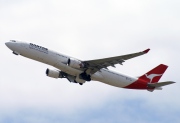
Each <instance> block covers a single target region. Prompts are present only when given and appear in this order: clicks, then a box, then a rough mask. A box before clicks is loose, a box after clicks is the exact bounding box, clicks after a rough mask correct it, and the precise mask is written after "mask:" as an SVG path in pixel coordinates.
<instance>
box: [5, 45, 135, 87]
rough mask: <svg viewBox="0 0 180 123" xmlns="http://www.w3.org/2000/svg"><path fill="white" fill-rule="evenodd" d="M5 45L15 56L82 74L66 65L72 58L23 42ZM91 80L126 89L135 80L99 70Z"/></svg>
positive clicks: (67, 71)
mask: <svg viewBox="0 0 180 123" xmlns="http://www.w3.org/2000/svg"><path fill="white" fill-rule="evenodd" d="M6 45H7V46H8V47H9V48H10V49H11V50H12V51H13V52H15V53H16V54H20V55H22V56H24V57H27V58H30V59H33V60H36V61H39V62H42V63H45V64H49V65H51V66H54V67H55V68H57V69H59V70H61V71H63V72H65V73H67V74H70V75H72V76H78V75H79V74H80V73H82V72H83V71H82V70H80V69H76V68H72V67H70V66H68V65H67V61H68V59H69V58H72V57H69V56H66V55H64V54H61V53H57V52H54V51H52V50H49V49H47V48H44V47H41V46H33V45H31V43H25V42H8V43H6ZM91 79H92V80H95V81H100V82H103V83H106V84H109V85H112V86H116V87H126V86H128V85H130V84H132V83H133V82H135V81H136V80H137V78H133V77H130V76H127V75H123V74H119V73H116V72H113V71H110V70H107V69H101V70H100V71H98V72H96V73H94V74H92V75H91Z"/></svg>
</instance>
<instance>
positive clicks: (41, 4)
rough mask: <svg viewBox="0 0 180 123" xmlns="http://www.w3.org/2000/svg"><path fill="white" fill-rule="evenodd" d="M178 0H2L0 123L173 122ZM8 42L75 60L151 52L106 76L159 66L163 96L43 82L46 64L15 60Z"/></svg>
mask: <svg viewBox="0 0 180 123" xmlns="http://www.w3.org/2000/svg"><path fill="white" fill-rule="evenodd" d="M179 5H180V1H178V0H159V1H157V0H136V1H134V0H126V1H119V0H104V1H103V0H91V1H88V0H85V1H81V0H76V1H73V0H66V1H57V0H51V1H47V0H46V1H43V0H39V1H36V0H26V1H23V0H17V1H11V0H7V1H4V0H1V1H0V35H1V36H0V43H1V51H2V52H1V53H2V57H1V64H0V66H1V72H0V75H1V76H0V122H4V123H16V122H17V123H19V122H28V123H33V122H40V123H41V122H43V123H51V122H55V123H56V122H57V123H58V122H64V123H66V122H79V123H81V122H83V123H84V122H89V123H99V122H109V123H112V122H117V123H119V121H122V122H128V123H130V122H133V121H137V122H138V123H141V122H142V123H144V122H147V123H152V122H153V123H154V122H157V123H158V122H174V123H178V122H180V118H179V114H180V99H179V98H178V94H179V93H180V91H179V87H180V84H179V82H180V81H179V80H180V79H179V73H180V71H179V70H180V67H179V63H180V59H179V57H178V56H179V48H180V36H179V34H180V24H179V22H180V15H179V12H180V9H179ZM10 39H16V40H21V41H27V42H33V43H36V44H39V45H42V46H44V47H48V48H49V49H52V50H55V51H58V52H61V53H64V54H67V55H70V56H73V57H76V58H79V59H82V60H90V59H96V58H104V57H111V56H117V55H123V54H127V53H133V52H137V51H141V50H144V49H146V48H151V51H150V52H149V53H148V54H147V55H144V56H141V57H138V58H135V59H132V60H129V61H126V62H125V63H124V65H123V66H120V65H117V68H116V69H114V68H110V69H111V70H114V71H117V72H120V73H126V74H130V75H132V76H139V75H141V74H143V73H145V72H147V71H148V70H150V69H152V68H153V67H155V66H157V65H159V64H161V63H164V64H167V65H168V66H169V68H168V70H167V71H166V73H165V75H164V76H163V77H162V79H161V81H165V80H173V81H176V82H177V83H176V84H173V85H169V86H166V87H164V89H163V90H162V91H155V92H153V93H150V92H147V91H137V90H125V89H121V88H116V87H112V86H109V85H105V84H103V83H100V82H94V81H92V82H90V83H89V82H87V83H86V84H84V85H83V86H79V85H78V84H73V83H69V82H68V81H67V80H65V79H52V78H49V77H46V75H45V70H46V68H53V67H51V66H48V65H45V64H41V63H38V62H35V61H33V60H30V59H27V58H24V57H21V56H15V55H13V54H12V53H11V51H10V50H9V49H8V48H7V47H6V46H5V45H4V43H5V42H6V41H8V40H10Z"/></svg>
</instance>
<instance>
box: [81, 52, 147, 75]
mask: <svg viewBox="0 0 180 123" xmlns="http://www.w3.org/2000/svg"><path fill="white" fill-rule="evenodd" d="M149 50H150V49H146V50H144V51H141V52H137V53H132V54H127V55H122V56H116V57H110V58H104V59H96V60H90V61H84V62H85V63H86V66H87V68H88V69H89V70H90V71H91V72H90V73H95V72H97V71H98V70H100V69H102V68H106V69H107V67H109V66H112V67H115V66H114V65H115V64H121V65H122V63H123V62H125V60H128V59H131V58H134V57H138V56H141V55H144V54H146V53H148V52H149Z"/></svg>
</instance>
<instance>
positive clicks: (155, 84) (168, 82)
mask: <svg viewBox="0 0 180 123" xmlns="http://www.w3.org/2000/svg"><path fill="white" fill-rule="evenodd" d="M173 83H175V82H173V81H166V82H159V83H148V86H149V87H153V88H154V87H155V88H158V87H162V86H165V85H169V84H173Z"/></svg>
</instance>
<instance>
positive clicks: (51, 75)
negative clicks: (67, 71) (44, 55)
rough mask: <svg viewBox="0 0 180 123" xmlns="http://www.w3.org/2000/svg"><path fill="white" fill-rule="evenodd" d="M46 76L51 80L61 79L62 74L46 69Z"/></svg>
mask: <svg viewBox="0 0 180 123" xmlns="http://www.w3.org/2000/svg"><path fill="white" fill-rule="evenodd" d="M46 75H47V76H49V77H52V78H56V79H57V78H63V77H64V76H63V74H62V73H61V71H58V70H51V69H49V68H47V70H46Z"/></svg>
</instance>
